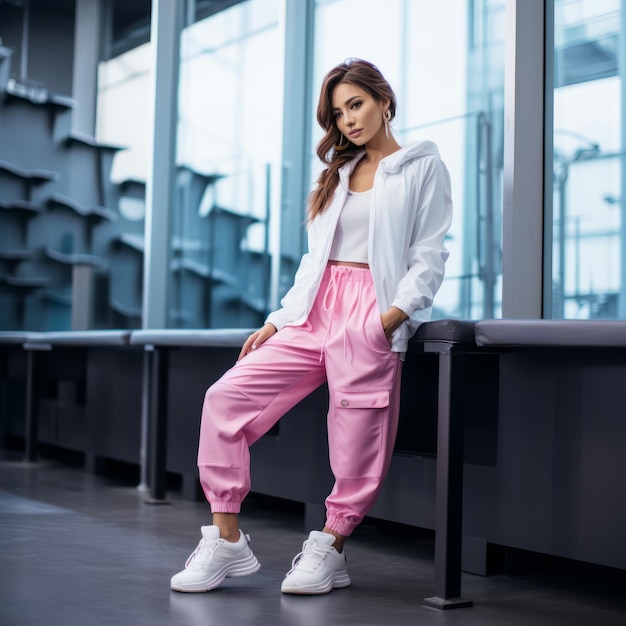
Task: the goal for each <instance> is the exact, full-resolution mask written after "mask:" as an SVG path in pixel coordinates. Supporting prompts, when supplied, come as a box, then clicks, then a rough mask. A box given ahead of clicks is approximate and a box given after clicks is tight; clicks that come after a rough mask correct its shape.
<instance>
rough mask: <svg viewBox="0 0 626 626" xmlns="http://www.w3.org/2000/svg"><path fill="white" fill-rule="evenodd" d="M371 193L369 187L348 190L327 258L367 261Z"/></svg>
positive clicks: (352, 261)
mask: <svg viewBox="0 0 626 626" xmlns="http://www.w3.org/2000/svg"><path fill="white" fill-rule="evenodd" d="M371 194H372V190H371V189H369V190H368V191H348V195H347V197H346V202H345V204H344V205H343V208H342V209H341V213H340V215H339V222H338V223H337V229H336V230H335V238H334V239H333V245H332V247H331V249H330V257H329V259H330V260H331V261H345V262H350V263H368V262H369V261H368V257H367V242H368V238H369V227H370V197H371Z"/></svg>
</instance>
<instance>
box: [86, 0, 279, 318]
mask: <svg viewBox="0 0 626 626" xmlns="http://www.w3.org/2000/svg"><path fill="white" fill-rule="evenodd" d="M281 6H282V5H281V3H280V2H279V0H252V1H249V2H242V3H240V4H237V5H235V6H231V7H230V8H228V9H226V10H223V11H220V12H218V13H215V14H212V15H210V16H209V17H205V18H203V19H200V20H199V21H196V22H194V23H193V24H191V25H189V26H188V27H187V28H185V29H183V32H182V33H181V46H180V73H179V97H178V119H177V120H173V121H172V123H174V124H176V126H177V154H176V181H175V188H176V194H175V195H176V202H175V206H173V207H172V209H171V218H172V223H171V227H172V235H173V236H172V275H171V282H170V285H171V287H170V291H169V297H168V301H169V303H170V311H169V315H168V319H169V320H170V324H171V325H173V326H175V327H181V328H203V327H214V328H219V327H248V326H249V327H253V326H257V325H259V324H260V323H261V322H262V321H263V320H264V318H265V315H266V313H267V312H268V309H269V308H270V305H269V295H268V294H269V292H270V284H269V281H270V257H271V254H272V246H274V245H275V241H277V240H278V237H277V236H276V237H274V236H273V234H272V232H271V230H272V228H274V226H273V225H272V220H270V213H271V207H273V206H279V203H280V197H279V190H280V179H279V175H280V167H279V164H280V157H281V155H280V151H281V145H282V101H283V67H284V35H283V25H282V23H281V20H280V11H279V9H280V7H281ZM150 63H151V53H150V44H149V43H147V44H144V45H141V46H138V47H136V48H134V49H132V50H130V51H128V52H125V53H123V54H120V55H119V56H117V57H115V58H113V59H110V60H108V61H106V62H104V63H102V64H101V67H100V72H99V96H98V138H99V139H100V140H101V141H103V142H106V143H112V144H116V145H121V146H124V147H125V149H124V150H123V151H120V152H119V153H118V154H117V155H116V157H115V161H114V164H113V169H112V174H111V177H112V180H113V182H114V183H116V184H117V185H118V186H119V202H118V206H119V212H120V216H121V219H120V220H118V223H117V226H116V228H118V230H119V233H118V234H117V237H116V246H115V248H114V250H113V252H112V266H111V285H110V292H111V303H112V304H111V306H112V307H113V309H114V312H115V316H116V317H115V319H114V321H113V324H114V326H116V327H127V326H132V327H134V326H138V325H140V322H141V303H142V269H143V229H144V213H145V200H144V198H145V181H146V175H147V169H146V168H147V167H148V166H149V159H148V154H147V149H148V146H149V145H150V140H149V139H150V132H151V129H150V127H149V120H148V117H147V116H146V115H145V112H146V111H147V110H149V109H150V103H149V100H148V98H149V97H150V93H151V82H150ZM274 213H275V214H276V213H278V211H275V212H274Z"/></svg>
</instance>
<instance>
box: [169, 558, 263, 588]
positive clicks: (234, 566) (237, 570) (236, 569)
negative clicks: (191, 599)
mask: <svg viewBox="0 0 626 626" xmlns="http://www.w3.org/2000/svg"><path fill="white" fill-rule="evenodd" d="M260 569H261V564H260V563H259V561H258V560H257V558H256V557H255V556H254V554H251V555H250V556H249V557H247V558H246V559H242V560H240V561H234V562H233V563H228V564H227V565H225V566H224V567H222V569H220V570H218V571H217V572H216V573H215V574H213V576H211V578H207V579H206V580H201V581H198V582H196V583H190V584H186V585H185V584H179V585H175V584H172V585H171V588H172V590H173V591H182V592H184V593H201V592H204V591H211V589H215V588H216V587H219V586H220V585H221V584H222V582H224V579H225V578H237V577H239V576H249V575H250V574H254V573H255V572H258V571H259V570H260Z"/></svg>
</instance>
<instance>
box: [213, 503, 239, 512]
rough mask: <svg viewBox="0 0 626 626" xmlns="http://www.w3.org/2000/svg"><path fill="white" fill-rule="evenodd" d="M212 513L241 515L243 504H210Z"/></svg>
mask: <svg viewBox="0 0 626 626" xmlns="http://www.w3.org/2000/svg"><path fill="white" fill-rule="evenodd" d="M209 504H210V505H211V513H239V512H240V511H241V502H220V501H217V502H210V503H209Z"/></svg>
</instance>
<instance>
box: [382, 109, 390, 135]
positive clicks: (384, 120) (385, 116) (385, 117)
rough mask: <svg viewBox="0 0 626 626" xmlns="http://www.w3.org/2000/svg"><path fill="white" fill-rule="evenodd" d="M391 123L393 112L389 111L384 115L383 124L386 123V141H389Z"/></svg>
mask: <svg viewBox="0 0 626 626" xmlns="http://www.w3.org/2000/svg"><path fill="white" fill-rule="evenodd" d="M390 121H391V111H390V110H389V109H387V110H386V111H385V112H384V113H383V122H384V123H385V139H386V140H387V141H389V122H390Z"/></svg>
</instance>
